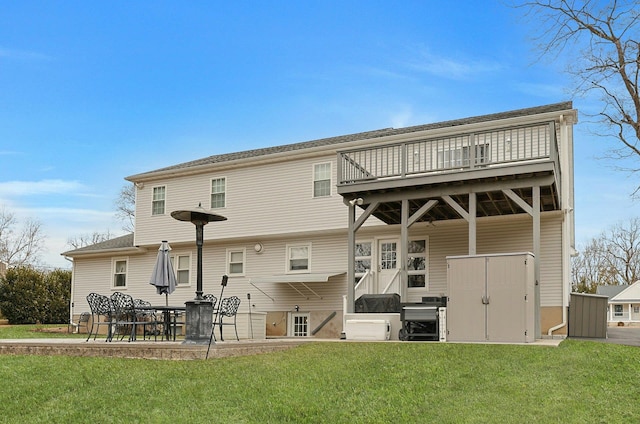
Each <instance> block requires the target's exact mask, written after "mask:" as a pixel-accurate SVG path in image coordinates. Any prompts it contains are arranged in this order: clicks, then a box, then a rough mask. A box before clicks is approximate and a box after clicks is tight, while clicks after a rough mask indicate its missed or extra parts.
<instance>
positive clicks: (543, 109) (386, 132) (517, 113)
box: [126, 101, 573, 181]
mask: <svg viewBox="0 0 640 424" xmlns="http://www.w3.org/2000/svg"><path fill="white" fill-rule="evenodd" d="M572 108H573V103H572V102H570V101H569V102H561V103H554V104H550V105H545V106H537V107H531V108H526V109H518V110H512V111H508V112H500V113H493V114H489V115H481V116H474V117H470V118H463V119H455V120H451V121H443V122H437V123H432V124H423V125H417V126H413V127H405V128H384V129H380V130H374V131H367V132H361V133H355V134H348V135H341V136H337V137H330V138H322V139H318V140H312V141H305V142H301V143H293V144H285V145H281V146H273V147H265V148H261V149H253V150H245V151H242V152H234V153H225V154H221V155H213V156H208V157H205V158H202V159H197V160H193V161H190V162H184V163H180V164H177V165H172V166H168V167H165V168H160V169H156V170H154V171H149V172H144V173H141V174H136V175H132V176H129V177H127V178H126V179H127V180H129V181H136V180H138V179H144V178H145V177H150V176H152V175H153V174H155V173H162V172H167V171H180V170H186V169H189V168H195V167H200V166H205V165H213V164H217V163H223V162H230V161H234V160H239V159H248V158H253V157H259V156H266V155H271V154H277V153H286V152H293V151H297V150H303V149H310V148H314V147H323V146H330V145H337V144H342V143H348V142H352V141H359V140H370V139H375V138H381V137H386V136H392V135H400V134H410V133H412V132H418V131H427V130H434V129H441V128H448V127H455V126H461V125H469V124H476V123H482V122H488V121H496V120H501V119H509V118H517V117H521V116H528V115H537V114H542V113H548V112H558V111H561V110H569V109H572Z"/></svg>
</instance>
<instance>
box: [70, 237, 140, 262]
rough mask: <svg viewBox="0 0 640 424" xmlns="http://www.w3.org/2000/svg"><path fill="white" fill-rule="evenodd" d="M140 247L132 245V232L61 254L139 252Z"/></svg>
mask: <svg viewBox="0 0 640 424" xmlns="http://www.w3.org/2000/svg"><path fill="white" fill-rule="evenodd" d="M139 251H140V249H139V248H137V247H136V246H134V245H133V233H131V234H126V235H124V236H120V237H116V238H112V239H110V240H105V241H103V242H100V243H96V244H92V245H89V246H84V247H80V248H78V249H74V250H69V251H67V252H64V253H62V255H63V256H69V257H74V256H82V255H91V254H94V255H95V254H101V253H114V252H121V253H129V252H139Z"/></svg>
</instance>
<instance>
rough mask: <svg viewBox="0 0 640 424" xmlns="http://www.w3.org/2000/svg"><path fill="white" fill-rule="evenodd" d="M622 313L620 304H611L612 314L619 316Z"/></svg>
mask: <svg viewBox="0 0 640 424" xmlns="http://www.w3.org/2000/svg"><path fill="white" fill-rule="evenodd" d="M622 315H623V312H622V305H613V316H614V317H621V316H622Z"/></svg>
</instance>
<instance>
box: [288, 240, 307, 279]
mask: <svg viewBox="0 0 640 424" xmlns="http://www.w3.org/2000/svg"><path fill="white" fill-rule="evenodd" d="M310 262H311V246H310V245H308V244H299V245H291V246H287V271H288V272H304V271H309V269H310V266H309V264H310Z"/></svg>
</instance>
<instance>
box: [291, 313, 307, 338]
mask: <svg viewBox="0 0 640 424" xmlns="http://www.w3.org/2000/svg"><path fill="white" fill-rule="evenodd" d="M289 333H290V334H291V335H292V336H293V337H307V336H308V335H309V314H301V313H292V314H291V328H290V331H289Z"/></svg>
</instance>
